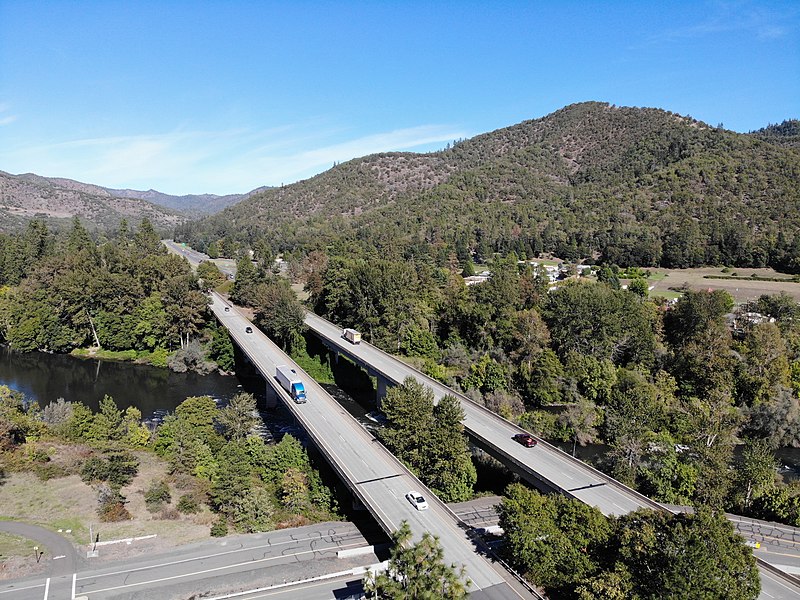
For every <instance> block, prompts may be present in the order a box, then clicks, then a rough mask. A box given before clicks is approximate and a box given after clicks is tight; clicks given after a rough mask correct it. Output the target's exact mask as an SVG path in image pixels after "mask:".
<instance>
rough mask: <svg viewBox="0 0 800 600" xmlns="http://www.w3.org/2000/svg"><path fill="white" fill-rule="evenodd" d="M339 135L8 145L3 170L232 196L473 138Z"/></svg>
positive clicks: (245, 134)
mask: <svg viewBox="0 0 800 600" xmlns="http://www.w3.org/2000/svg"><path fill="white" fill-rule="evenodd" d="M332 137H336V138H338V139H341V137H342V133H341V132H330V131H327V132H326V131H323V130H321V129H320V128H316V129H315V130H314V131H313V132H310V131H305V130H304V129H303V128H299V127H289V126H286V127H279V128H274V129H270V130H265V131H248V130H245V129H236V130H229V131H175V132H170V133H164V134H156V135H136V136H114V137H101V138H87V139H79V140H69V141H65V142H59V143H54V144H46V145H39V146H30V147H26V148H13V149H3V148H2V145H1V143H0V165H2V168H3V170H6V171H10V172H17V173H19V172H35V173H37V174H40V175H45V176H51V177H68V178H70V179H76V180H79V181H84V182H87V183H94V184H98V185H103V186H106V187H117V188H123V187H126V188H134V189H148V188H154V189H157V190H159V191H163V192H167V193H172V194H188V193H204V192H208V193H216V194H227V193H235V192H245V191H249V190H251V189H253V188H256V187H259V186H262V185H279V184H281V183H290V182H292V181H296V180H298V179H302V178H305V177H310V176H312V175H314V174H316V173H319V172H321V171H323V170H325V169H327V168H329V167H331V166H332V164H333V163H334V162H342V161H346V160H350V159H352V158H356V157H359V156H364V155H367V154H372V153H375V152H387V151H398V150H408V149H414V148H419V147H423V146H430V145H433V144H440V145H443V144H444V143H445V142H448V141H451V140H454V139H457V138H463V137H467V136H466V134H465V133H464V132H463V131H461V130H456V129H453V128H450V127H444V126H438V125H425V126H419V127H411V128H407V129H398V130H394V131H388V132H381V133H375V134H370V135H365V136H362V137H358V138H355V139H349V140H344V141H337V142H335V143H330V140H331V138H332Z"/></svg>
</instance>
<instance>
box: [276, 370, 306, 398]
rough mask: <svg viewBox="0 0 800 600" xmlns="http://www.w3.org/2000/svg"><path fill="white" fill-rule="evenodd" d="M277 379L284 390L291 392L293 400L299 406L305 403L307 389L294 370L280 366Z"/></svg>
mask: <svg viewBox="0 0 800 600" xmlns="http://www.w3.org/2000/svg"><path fill="white" fill-rule="evenodd" d="M275 379H277V380H278V383H280V384H281V387H282V388H283V389H285V390H286V391H287V392H289V395H290V396H291V397H292V400H294V401H295V402H296V403H297V404H303V403H305V401H306V389H305V387H303V382H302V381H300V378H299V377H298V376H297V373H296V372H295V370H294V369H290V368H289V367H287V366H286V365H280V366H279V367H277V368H276V369H275Z"/></svg>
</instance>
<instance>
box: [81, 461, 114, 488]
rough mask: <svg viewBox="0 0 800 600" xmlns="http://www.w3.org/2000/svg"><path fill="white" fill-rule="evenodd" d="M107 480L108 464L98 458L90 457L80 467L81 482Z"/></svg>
mask: <svg viewBox="0 0 800 600" xmlns="http://www.w3.org/2000/svg"><path fill="white" fill-rule="evenodd" d="M106 479H108V463H107V462H106V461H105V460H103V459H102V458H100V457H99V456H90V457H89V458H87V459H86V462H85V463H83V467H81V480H83V481H85V482H86V483H92V482H95V481H105V480H106Z"/></svg>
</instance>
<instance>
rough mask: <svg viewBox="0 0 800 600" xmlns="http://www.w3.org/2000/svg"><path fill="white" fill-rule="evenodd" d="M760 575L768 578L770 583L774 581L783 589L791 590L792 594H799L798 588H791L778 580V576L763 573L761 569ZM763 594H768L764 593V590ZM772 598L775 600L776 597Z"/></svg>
mask: <svg viewBox="0 0 800 600" xmlns="http://www.w3.org/2000/svg"><path fill="white" fill-rule="evenodd" d="M759 574H762V575H763V576H764V577H766V578H767V579H769V580H770V581H773V582H775V583H777V584H778V585H779V586H781V587H782V588H785V589H787V590H789V591H790V592H792V594H796V593H797V588H796V587H794V586H792V587H789V586H788V585H786V584H785V583H783V581H781V580H780V579H778V576H775V575H772V574H771V573H766V572H764V571H761V570H760V569H759ZM761 593H762V594H766V592H764V591H763V590H762V592H761ZM767 595H768V596H769V594H767ZM771 597H772V598H774V597H775V596H771Z"/></svg>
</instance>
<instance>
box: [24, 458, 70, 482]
mask: <svg viewBox="0 0 800 600" xmlns="http://www.w3.org/2000/svg"><path fill="white" fill-rule="evenodd" d="M33 472H34V473H36V476H37V477H38V478H39V479H40V480H41V481H49V480H50V479H58V478H59V477H66V476H67V475H69V473H68V472H67V469H66V468H65V467H64V466H63V465H56V464H53V463H50V462H49V463H46V464H43V465H42V464H37V465H34V467H33Z"/></svg>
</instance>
